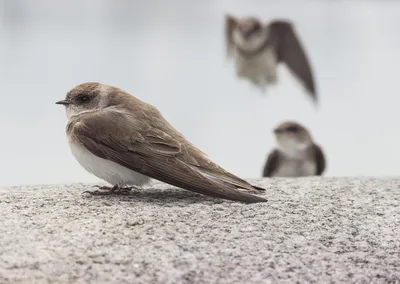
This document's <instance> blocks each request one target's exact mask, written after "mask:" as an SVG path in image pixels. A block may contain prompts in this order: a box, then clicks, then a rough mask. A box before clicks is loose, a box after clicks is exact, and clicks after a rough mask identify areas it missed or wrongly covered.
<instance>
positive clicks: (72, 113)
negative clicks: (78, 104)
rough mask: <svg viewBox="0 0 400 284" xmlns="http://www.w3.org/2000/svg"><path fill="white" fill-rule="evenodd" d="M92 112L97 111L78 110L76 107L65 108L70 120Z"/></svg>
mask: <svg viewBox="0 0 400 284" xmlns="http://www.w3.org/2000/svg"><path fill="white" fill-rule="evenodd" d="M92 111H95V110H93V109H78V108H75V107H66V108H65V114H66V115H67V118H68V119H71V118H72V117H73V116H75V115H78V114H82V113H85V112H92Z"/></svg>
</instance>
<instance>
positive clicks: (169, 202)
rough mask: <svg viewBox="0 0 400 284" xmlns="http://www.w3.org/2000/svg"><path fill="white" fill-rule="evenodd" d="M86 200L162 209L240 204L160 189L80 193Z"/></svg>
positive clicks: (192, 193) (180, 191) (182, 191)
mask: <svg viewBox="0 0 400 284" xmlns="http://www.w3.org/2000/svg"><path fill="white" fill-rule="evenodd" d="M82 195H84V196H85V197H86V198H93V199H94V200H102V201H104V200H107V201H118V202H135V203H152V204H157V205H160V206H163V207H171V206H177V205H181V206H186V205H188V204H195V203H203V204H207V205H214V204H221V203H224V202H229V203H241V202H235V201H231V200H226V199H221V198H216V197H210V196H206V195H202V194H198V193H195V192H190V191H186V190H181V189H178V188H177V189H175V188H169V189H160V188H157V187H149V188H145V189H140V188H132V189H130V190H118V191H109V192H104V193H100V194H98V191H89V190H85V191H83V192H82Z"/></svg>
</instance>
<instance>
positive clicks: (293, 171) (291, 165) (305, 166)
mask: <svg viewBox="0 0 400 284" xmlns="http://www.w3.org/2000/svg"><path fill="white" fill-rule="evenodd" d="M316 171H317V167H316V165H315V163H313V162H311V161H308V160H295V159H290V160H284V161H282V162H281V164H280V166H279V168H278V169H277V170H276V171H275V172H274V174H273V176H275V177H304V176H313V175H315V173H316Z"/></svg>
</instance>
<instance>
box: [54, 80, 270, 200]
mask: <svg viewBox="0 0 400 284" xmlns="http://www.w3.org/2000/svg"><path fill="white" fill-rule="evenodd" d="M57 104H61V105H64V106H65V109H66V113H67V116H68V119H69V122H68V125H67V129H66V132H67V136H68V142H69V146H70V148H71V151H72V153H73V155H74V156H75V158H76V159H77V160H78V162H79V163H80V164H81V166H82V167H83V168H85V169H86V170H87V171H88V172H90V173H92V174H94V175H95V176H97V177H99V178H101V179H103V180H105V181H107V182H108V183H110V184H111V185H113V187H112V188H111V187H103V188H101V189H106V190H107V191H105V192H101V191H94V192H89V193H92V194H110V193H112V192H115V191H119V190H123V191H124V190H125V189H126V188H125V189H124V188H121V187H123V186H142V185H144V184H147V183H148V182H149V181H150V178H154V179H157V180H160V181H163V182H166V183H169V184H171V185H175V186H178V187H181V188H184V189H187V190H191V191H194V192H198V193H201V194H205V195H209V196H214V197H218V198H224V199H229V200H237V201H242V202H246V203H253V202H266V201H267V200H266V199H264V198H262V197H261V196H255V195H251V194H249V193H247V192H257V190H264V189H263V188H259V187H256V186H252V185H251V184H249V183H248V182H246V181H244V180H242V179H240V178H239V177H237V176H235V175H233V174H231V173H229V172H227V171H225V170H224V169H223V168H221V167H220V166H218V165H217V164H215V163H214V162H213V161H211V160H210V159H209V158H208V157H207V155H206V154H204V153H203V152H201V151H200V150H199V149H197V148H196V147H195V146H194V145H193V144H192V143H190V142H189V141H187V140H186V138H185V137H184V136H183V135H182V134H181V133H179V132H178V131H177V130H176V129H175V128H174V127H173V126H171V125H170V124H169V123H168V121H166V120H165V118H164V117H163V116H162V114H161V113H160V112H159V111H158V110H157V108H155V107H154V106H152V105H150V104H147V103H145V102H143V101H141V100H139V99H137V98H135V97H134V96H132V95H130V94H128V93H127V92H125V91H123V90H121V89H119V88H116V87H112V86H107V85H103V84H100V83H84V84H81V85H79V86H77V87H75V88H73V89H72V90H71V91H69V92H68V93H67V95H66V97H65V99H64V100H61V101H59V102H57ZM239 188H240V189H244V190H246V191H247V192H243V191H239V190H237V189H239ZM128 190H129V188H128Z"/></svg>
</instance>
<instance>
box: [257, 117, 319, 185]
mask: <svg viewBox="0 0 400 284" xmlns="http://www.w3.org/2000/svg"><path fill="white" fill-rule="evenodd" d="M274 133H275V138H276V141H277V143H278V147H277V148H276V149H274V150H273V151H272V152H271V153H270V154H269V155H268V158H267V162H266V164H265V166H264V170H263V176H264V177H301V176H314V175H318V176H319V175H322V173H323V172H324V170H325V167H326V162H325V157H324V153H323V152H322V149H321V148H320V147H319V146H318V145H317V144H315V143H314V142H313V139H312V137H311V135H310V133H309V131H308V130H307V129H306V128H305V127H304V126H302V125H300V124H299V123H297V122H293V121H286V122H283V123H280V124H279V125H278V126H277V127H276V128H275V129H274Z"/></svg>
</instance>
